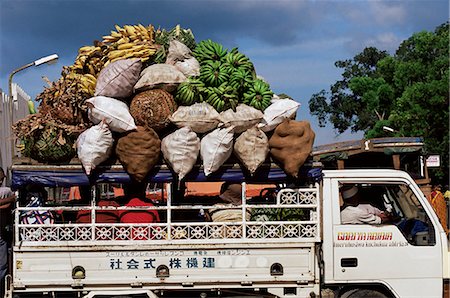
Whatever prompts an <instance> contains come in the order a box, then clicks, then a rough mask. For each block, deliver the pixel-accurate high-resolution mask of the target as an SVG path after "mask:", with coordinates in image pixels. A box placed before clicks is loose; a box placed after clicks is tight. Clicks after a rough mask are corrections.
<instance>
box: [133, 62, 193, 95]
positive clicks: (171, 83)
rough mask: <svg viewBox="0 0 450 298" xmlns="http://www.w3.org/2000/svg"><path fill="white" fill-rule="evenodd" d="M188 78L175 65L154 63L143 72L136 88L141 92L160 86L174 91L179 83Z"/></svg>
mask: <svg viewBox="0 0 450 298" xmlns="http://www.w3.org/2000/svg"><path fill="white" fill-rule="evenodd" d="M186 80H187V78H186V76H185V75H184V74H183V73H182V72H181V71H179V70H178V69H177V68H176V67H175V66H173V65H170V64H163V63H161V64H153V65H150V66H149V67H147V68H145V69H144V70H143V71H142V72H141V77H140V78H139V80H138V81H137V83H136V85H134V90H135V92H140V91H144V90H149V89H155V88H158V89H164V90H166V91H168V92H172V91H174V90H175V89H176V88H177V86H178V84H180V83H183V82H184V81H186Z"/></svg>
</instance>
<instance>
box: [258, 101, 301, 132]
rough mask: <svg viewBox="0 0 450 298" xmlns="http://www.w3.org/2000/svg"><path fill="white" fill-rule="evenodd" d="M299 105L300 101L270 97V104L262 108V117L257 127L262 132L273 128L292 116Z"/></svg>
mask: <svg viewBox="0 0 450 298" xmlns="http://www.w3.org/2000/svg"><path fill="white" fill-rule="evenodd" d="M299 106H300V103H298V102H296V101H295V100H292V99H287V98H284V99H272V104H271V105H270V106H268V107H267V109H265V110H264V118H263V119H262V120H261V123H260V124H259V125H258V127H259V128H260V129H261V130H262V131H264V132H268V131H271V130H274V129H275V128H276V127H277V126H278V124H280V123H281V122H283V120H284V119H288V118H291V117H292V116H294V115H295V113H297V110H298V107H299Z"/></svg>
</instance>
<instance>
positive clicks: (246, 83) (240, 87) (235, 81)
mask: <svg viewBox="0 0 450 298" xmlns="http://www.w3.org/2000/svg"><path fill="white" fill-rule="evenodd" d="M253 80H254V76H253V75H252V73H251V72H249V71H247V70H245V69H241V68H238V69H236V70H235V71H233V72H232V73H231V75H230V81H229V84H230V86H231V87H233V88H234V89H235V90H236V91H237V92H238V94H239V95H243V94H244V93H245V92H246V91H247V90H248V89H249V88H250V86H252V85H253Z"/></svg>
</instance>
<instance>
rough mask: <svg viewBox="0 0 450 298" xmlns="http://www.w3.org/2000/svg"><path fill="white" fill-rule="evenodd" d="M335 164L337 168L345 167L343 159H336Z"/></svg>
mask: <svg viewBox="0 0 450 298" xmlns="http://www.w3.org/2000/svg"><path fill="white" fill-rule="evenodd" d="M337 166H338V170H343V169H344V168H345V167H344V160H343V159H338V161H337Z"/></svg>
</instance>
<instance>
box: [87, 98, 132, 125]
mask: <svg viewBox="0 0 450 298" xmlns="http://www.w3.org/2000/svg"><path fill="white" fill-rule="evenodd" d="M86 103H87V106H88V116H89V120H91V121H92V122H93V123H94V124H98V123H100V121H103V120H104V121H105V122H106V124H108V126H109V129H111V130H112V131H115V132H125V131H129V130H133V129H136V124H135V123H134V119H133V117H132V116H131V114H130V111H129V109H128V106H127V104H126V103H124V102H122V101H120V100H117V99H114V98H111V97H106V96H95V97H91V98H89V99H88V100H86Z"/></svg>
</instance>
